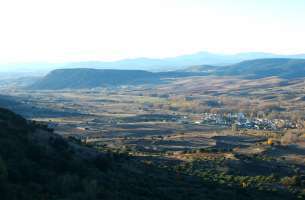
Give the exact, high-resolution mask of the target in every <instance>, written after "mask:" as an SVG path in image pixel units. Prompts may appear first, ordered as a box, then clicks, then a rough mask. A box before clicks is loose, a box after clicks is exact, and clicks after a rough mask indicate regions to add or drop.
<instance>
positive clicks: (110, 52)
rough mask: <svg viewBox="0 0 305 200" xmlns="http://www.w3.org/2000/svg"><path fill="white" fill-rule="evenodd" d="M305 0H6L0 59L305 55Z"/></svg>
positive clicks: (1, 11)
mask: <svg viewBox="0 0 305 200" xmlns="http://www.w3.org/2000/svg"><path fill="white" fill-rule="evenodd" d="M304 36H305V1H304V0H26V1H25V0H0V64H1V63H2V64H3V63H18V62H66V61H83V60H104V61H110V60H117V59H123V58H135V57H151V58H162V57H171V56H177V55H183V54H191V53H195V52H199V51H209V52H214V53H226V54H234V53H238V52H252V51H255V52H271V53H277V54H299V53H305V37H304Z"/></svg>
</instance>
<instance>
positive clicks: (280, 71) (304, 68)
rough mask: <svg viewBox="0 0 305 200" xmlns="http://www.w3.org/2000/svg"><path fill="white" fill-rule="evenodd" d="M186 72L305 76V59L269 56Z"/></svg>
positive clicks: (289, 77)
mask: <svg viewBox="0 0 305 200" xmlns="http://www.w3.org/2000/svg"><path fill="white" fill-rule="evenodd" d="M183 71H185V72H194V71H196V72H209V74H210V75H219V76H224V75H225V76H244V77H251V78H263V77H269V76H278V77H281V78H286V79H293V78H301V77H305V59H288V58H268V59H256V60H248V61H243V62H240V63H237V64H233V65H227V66H207V65H199V66H191V67H188V68H185V69H184V70H183Z"/></svg>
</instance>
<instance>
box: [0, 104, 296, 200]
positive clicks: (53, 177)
mask: <svg viewBox="0 0 305 200" xmlns="http://www.w3.org/2000/svg"><path fill="white" fill-rule="evenodd" d="M0 130H1V131H0V193H1V199H3V200H24V199H26V200H35V199H54V200H55V199H67V200H68V199H74V200H75V199H79V200H80V199H88V200H90V199H92V200H94V199H147V200H148V199H223V196H226V199H293V197H292V196H288V194H286V193H278V192H264V191H256V190H254V189H241V188H234V187H230V188H229V187H225V186H221V185H217V184H213V183H207V182H203V181H201V180H200V179H199V178H196V177H191V176H186V175H183V174H176V173H175V172H171V171H168V170H165V169H160V168H157V167H154V166H152V165H148V164H145V163H142V162H141V158H136V157H129V156H127V155H125V154H119V153H110V152H108V153H102V154H101V153H97V152H96V151H94V150H92V149H89V148H87V147H82V146H79V145H77V144H74V143H71V142H68V141H66V140H64V139H63V138H61V137H60V136H58V135H55V134H53V133H52V132H51V130H48V129H45V128H43V127H40V128H38V126H37V125H35V124H29V123H28V122H27V121H26V120H25V119H23V118H22V117H20V116H18V115H15V114H14V113H12V112H11V111H8V110H6V109H0Z"/></svg>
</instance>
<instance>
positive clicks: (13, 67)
mask: <svg viewBox="0 0 305 200" xmlns="http://www.w3.org/2000/svg"><path fill="white" fill-rule="evenodd" d="M262 58H291V59H305V54H299V55H276V54H271V53H260V52H251V53H239V54H215V53H209V52H199V53H195V54H189V55H182V56H176V57H169V58H162V59H152V58H134V59H124V60H118V61H112V62H103V61H83V62H67V63H25V64H9V65H3V64H2V65H0V72H4V71H10V72H13V71H14V72H18V73H29V72H30V73H36V74H42V73H47V72H48V71H51V70H54V69H65V68H95V69H125V70H126V69H133V70H135V69H136V70H147V71H169V70H179V69H183V68H185V67H187V66H193V65H218V66H224V65H230V64H234V63H238V62H242V61H245V60H253V59H262Z"/></svg>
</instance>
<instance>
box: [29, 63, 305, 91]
mask: <svg viewBox="0 0 305 200" xmlns="http://www.w3.org/2000/svg"><path fill="white" fill-rule="evenodd" d="M208 75H218V76H224V75H226V76H243V77H248V78H263V77H268V76H278V77H281V78H286V79H291V78H300V77H305V59H287V58H269V59H256V60H249V61H243V62H240V63H237V64H233V65H227V66H211V65H197V66H191V67H187V68H185V69H183V70H175V71H168V72H148V71H143V70H114V69H88V68H81V69H59V70H54V71H52V72H51V73H49V74H48V75H47V76H45V77H44V78H43V79H41V80H39V81H37V82H36V83H34V84H33V85H32V86H30V89H66V88H70V89H81V88H95V87H103V86H107V87H108V86H120V85H135V84H156V83H162V81H164V80H166V79H168V78H178V77H186V76H208Z"/></svg>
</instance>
